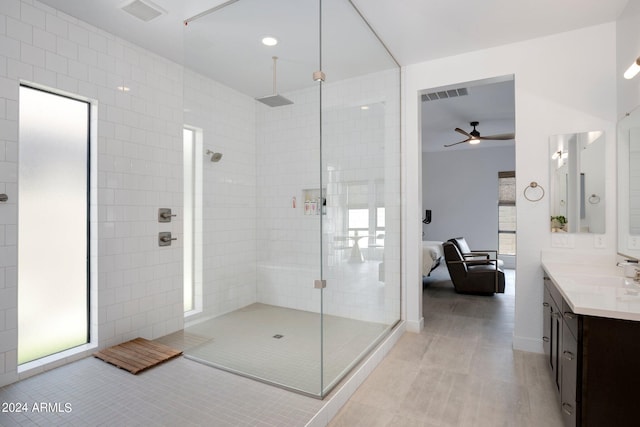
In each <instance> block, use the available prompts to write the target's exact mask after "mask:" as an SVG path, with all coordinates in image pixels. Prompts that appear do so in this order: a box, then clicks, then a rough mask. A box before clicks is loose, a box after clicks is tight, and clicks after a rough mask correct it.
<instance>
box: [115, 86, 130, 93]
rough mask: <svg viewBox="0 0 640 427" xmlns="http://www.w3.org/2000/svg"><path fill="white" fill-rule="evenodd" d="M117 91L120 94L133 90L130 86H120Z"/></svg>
mask: <svg viewBox="0 0 640 427" xmlns="http://www.w3.org/2000/svg"><path fill="white" fill-rule="evenodd" d="M116 89H118V90H119V91H120V92H129V91H130V90H131V88H130V87H129V86H124V85H123V86H118V87H117V88H116Z"/></svg>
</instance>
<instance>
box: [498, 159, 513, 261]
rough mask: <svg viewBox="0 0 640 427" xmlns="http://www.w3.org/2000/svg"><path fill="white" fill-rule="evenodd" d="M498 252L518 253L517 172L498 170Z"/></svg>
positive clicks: (504, 253) (506, 253)
mask: <svg viewBox="0 0 640 427" xmlns="http://www.w3.org/2000/svg"><path fill="white" fill-rule="evenodd" d="M498 253H499V254H500V255H515V254H516V173H515V171H507V172H498Z"/></svg>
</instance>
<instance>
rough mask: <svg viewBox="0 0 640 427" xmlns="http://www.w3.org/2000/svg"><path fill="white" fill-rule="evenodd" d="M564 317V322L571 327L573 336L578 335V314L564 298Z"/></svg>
mask: <svg viewBox="0 0 640 427" xmlns="http://www.w3.org/2000/svg"><path fill="white" fill-rule="evenodd" d="M562 318H563V319H564V323H565V324H566V325H567V328H569V331H571V333H572V334H573V338H577V337H578V315H577V314H575V313H574V312H573V311H572V310H571V307H569V304H567V302H566V301H565V300H564V299H563V300H562Z"/></svg>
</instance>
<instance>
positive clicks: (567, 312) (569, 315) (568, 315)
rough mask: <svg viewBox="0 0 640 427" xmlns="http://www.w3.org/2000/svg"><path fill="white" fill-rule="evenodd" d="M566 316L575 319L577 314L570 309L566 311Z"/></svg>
mask: <svg viewBox="0 0 640 427" xmlns="http://www.w3.org/2000/svg"><path fill="white" fill-rule="evenodd" d="M564 317H566V318H567V319H571V320H573V319H575V318H576V315H575V314H573V313H572V312H570V311H565V312H564Z"/></svg>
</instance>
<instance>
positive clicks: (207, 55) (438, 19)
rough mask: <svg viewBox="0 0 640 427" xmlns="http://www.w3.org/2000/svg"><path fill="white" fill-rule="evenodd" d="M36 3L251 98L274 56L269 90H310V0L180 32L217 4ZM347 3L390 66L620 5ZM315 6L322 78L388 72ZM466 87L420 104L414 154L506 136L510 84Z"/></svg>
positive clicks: (349, 21)
mask: <svg viewBox="0 0 640 427" xmlns="http://www.w3.org/2000/svg"><path fill="white" fill-rule="evenodd" d="M40 1H41V2H42V3H45V4H47V5H49V6H51V7H54V8H56V9H58V10H60V11H62V12H64V13H67V14H69V15H71V16H74V17H76V18H79V19H81V20H83V21H85V22H88V23H90V24H92V25H95V26H97V27H99V28H102V29H104V30H106V31H108V32H110V33H112V34H115V35H117V36H119V37H122V38H124V39H127V40H129V41H131V42H133V43H135V44H137V45H139V46H142V47H144V48H146V49H148V50H150V51H152V52H155V53H157V54H159V55H162V56H164V57H167V58H169V59H171V60H173V61H176V62H178V63H183V64H185V65H186V66H188V67H190V68H194V69H196V70H198V71H199V72H201V73H204V74H208V75H210V76H211V77H212V78H214V79H216V80H217V81H220V82H222V83H225V84H227V85H228V86H231V87H234V88H236V89H237V90H239V91H241V92H244V93H247V94H249V95H250V96H252V97H258V96H263V95H268V94H271V92H272V60H271V56H273V55H277V56H279V57H280V59H279V61H278V68H277V70H278V82H277V83H278V91H279V92H282V93H286V92H287V91H289V90H294V89H297V88H300V87H304V86H305V85H307V86H308V85H310V84H312V83H311V81H312V80H311V73H312V72H313V71H315V70H316V69H320V65H319V55H318V53H317V52H318V49H317V46H318V43H319V29H318V15H319V13H318V4H319V2H318V0H239V1H237V2H236V3H234V4H233V5H230V6H228V7H225V8H222V9H220V10H218V11H216V12H214V13H212V14H210V15H207V16H205V17H202V18H199V19H197V20H195V21H193V22H191V23H190V24H189V25H188V26H186V27H185V25H184V20H185V19H188V18H191V17H193V16H195V15H197V14H199V13H201V12H203V11H205V10H208V9H211V8H213V7H215V6H218V5H220V4H223V3H225V0H153V2H154V3H155V4H157V5H158V6H160V7H161V8H163V9H164V10H166V11H167V13H166V14H164V15H162V16H160V17H158V18H156V19H154V20H152V21H150V22H143V21H141V20H139V19H137V18H134V17H132V16H130V15H129V14H127V13H126V12H124V11H122V10H121V9H120V7H121V6H122V5H124V4H126V3H129V2H130V0H91V1H87V0H40ZM352 1H353V3H354V4H355V5H356V7H357V8H358V9H359V10H360V12H361V13H362V15H363V16H364V17H365V18H366V19H367V21H368V22H369V24H370V25H371V27H372V28H373V29H374V30H375V31H376V32H377V34H378V35H379V37H380V38H381V39H382V40H383V41H384V43H385V45H386V46H387V47H388V48H389V50H390V51H391V52H392V54H393V56H394V58H395V59H396V60H397V61H398V62H399V64H400V65H409V64H414V63H418V62H422V61H427V60H432V59H436V58H442V57H446V56H451V55H456V54H461V53H465V52H470V51H474V50H478V49H485V48H489V47H494V46H499V45H503V44H508V43H513V42H518V41H522V40H527V39H531V38H536V37H542V36H547V35H551V34H556V33H560V32H565V31H570V30H574V29H578V28H583V27H587V26H591V25H596V24H600V23H605V22H610V21H614V20H616V18H617V17H618V16H619V15H620V13H621V12H622V10H623V9H624V7H625V5H626V4H627V2H628V0H606V1H604V0H562V1H559V0H535V1H532V0H483V1H478V0H402V1H389V0H352ZM323 8H324V12H323V14H322V19H323V23H322V28H323V33H322V43H323V47H324V48H323V58H322V60H323V63H322V69H323V71H325V73H326V74H327V80H328V81H330V80H331V79H334V80H340V79H342V78H347V77H349V76H352V75H360V74H364V73H367V72H372V71H376V70H381V69H386V68H390V67H392V66H393V62H392V61H391V60H390V58H389V57H387V56H386V55H385V54H384V51H383V50H382V48H381V47H380V45H379V44H378V43H377V42H376V40H375V39H374V37H373V36H372V35H371V34H370V32H369V31H368V30H367V28H366V27H365V25H364V24H363V23H362V22H361V20H360V19H359V18H358V16H357V14H356V13H355V12H354V11H353V10H352V8H351V7H350V6H349V2H348V0H323ZM264 35H274V36H276V37H277V38H279V39H280V43H279V44H278V46H276V47H275V48H265V47H264V46H262V45H261V44H260V43H259V39H260V38H262V36H264ZM368 58H372V59H374V61H373V62H370V61H367V59H368ZM338 64H341V65H342V66H340V67H338ZM476 85H477V84H476ZM471 89H474V90H470V93H469V96H466V97H460V98H455V99H451V100H440V101H432V102H426V103H423V107H424V108H423V136H424V138H423V140H424V145H423V150H425V151H435V150H439V149H442V148H441V147H442V145H443V144H445V143H446V144H449V143H452V142H457V141H459V140H462V139H464V138H462V139H459V137H462V135H460V134H457V133H455V132H454V131H453V129H454V128H455V127H460V128H462V129H465V130H467V131H470V130H471V127H470V126H469V123H468V122H470V121H472V120H476V121H480V125H479V126H478V130H479V131H480V133H481V134H482V135H489V134H495V133H508V132H513V131H514V129H513V123H514V111H513V85H512V84H511V85H510V88H509V84H502V85H500V84H498V85H495V84H491V85H488V86H487V87H486V88H484V89H483V88H482V86H476V87H473V88H471ZM507 110H509V111H507ZM511 143H513V142H511ZM498 144H502V143H498V142H496V143H493V142H491V146H498ZM481 145H482V146H485V144H481ZM486 145H487V146H489V143H487V144H486ZM457 148H458V149H460V148H469V145H468V144H460V146H457Z"/></svg>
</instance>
